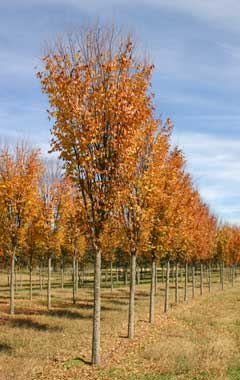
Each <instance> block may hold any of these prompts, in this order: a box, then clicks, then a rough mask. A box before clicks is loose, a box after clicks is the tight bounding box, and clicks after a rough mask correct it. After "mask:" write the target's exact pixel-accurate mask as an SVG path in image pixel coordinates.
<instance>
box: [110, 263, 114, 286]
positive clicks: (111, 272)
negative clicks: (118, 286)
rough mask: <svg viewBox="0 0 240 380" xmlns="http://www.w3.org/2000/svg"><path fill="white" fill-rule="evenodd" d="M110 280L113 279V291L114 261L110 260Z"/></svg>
mask: <svg viewBox="0 0 240 380" xmlns="http://www.w3.org/2000/svg"><path fill="white" fill-rule="evenodd" d="M110 281H111V292H112V291H113V266H112V261H111V262H110Z"/></svg>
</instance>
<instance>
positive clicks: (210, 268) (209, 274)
mask: <svg viewBox="0 0 240 380" xmlns="http://www.w3.org/2000/svg"><path fill="white" fill-rule="evenodd" d="M211 288H212V267H211V263H209V265H208V290H209V293H211Z"/></svg>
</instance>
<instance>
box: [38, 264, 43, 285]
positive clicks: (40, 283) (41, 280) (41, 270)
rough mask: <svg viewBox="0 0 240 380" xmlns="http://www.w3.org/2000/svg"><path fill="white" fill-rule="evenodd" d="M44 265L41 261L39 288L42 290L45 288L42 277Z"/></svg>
mask: <svg viewBox="0 0 240 380" xmlns="http://www.w3.org/2000/svg"><path fill="white" fill-rule="evenodd" d="M42 272H43V265H42V263H40V265H39V289H40V292H42V290H43V279H42Z"/></svg>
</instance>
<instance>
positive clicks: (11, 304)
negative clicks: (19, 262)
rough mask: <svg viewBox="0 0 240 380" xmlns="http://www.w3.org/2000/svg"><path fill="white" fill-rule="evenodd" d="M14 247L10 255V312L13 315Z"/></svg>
mask: <svg viewBox="0 0 240 380" xmlns="http://www.w3.org/2000/svg"><path fill="white" fill-rule="evenodd" d="M15 256H16V254H15V249H14V250H13V253H12V256H11V271H10V314H11V315H14V285H15V284H14V282H15V273H14V272H15Z"/></svg>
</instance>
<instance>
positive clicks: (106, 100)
mask: <svg viewBox="0 0 240 380" xmlns="http://www.w3.org/2000/svg"><path fill="white" fill-rule="evenodd" d="M44 64H45V70H44V71H42V72H41V73H39V74H38V77H39V78H40V80H41V84H42V90H43V92H44V93H46V94H47V95H48V98H49V103H50V109H51V110H50V116H52V117H53V118H54V119H55V123H54V126H53V129H52V135H53V139H52V150H53V151H57V152H60V158H61V159H62V160H63V161H64V165H65V168H66V171H67V173H68V175H70V176H71V178H72V179H73V181H74V182H75V184H76V186H77V187H78V190H79V193H80V194H81V197H82V201H83V205H84V222H85V223H86V226H87V230H88V231H87V233H88V237H89V239H90V241H91V244H92V247H93V250H94V253H95V264H94V268H95V274H94V278H95V280H94V315H93V340H92V342H93V344H92V363H93V364H99V363H100V278H101V244H100V236H101V233H102V231H103V229H104V224H105V222H106V221H107V220H108V218H109V217H110V214H111V211H112V209H113V204H114V200H115V197H116V194H117V192H118V191H119V188H121V185H122V184H121V173H123V172H125V171H126V170H128V171H130V170H132V167H133V168H135V166H134V163H132V162H131V160H132V157H133V155H132V151H133V150H134V149H135V142H136V136H137V135H138V134H139V132H140V131H141V128H142V127H143V126H145V124H146V122H147V121H148V119H149V117H151V114H152V107H151V97H150V96H149V95H148V93H147V91H148V88H149V79H150V75H151V71H152V66H149V65H147V64H141V63H139V62H138V61H137V59H136V58H135V57H134V46H133V42H132V41H131V39H130V38H129V37H128V38H126V39H122V40H120V39H119V37H118V34H117V33H116V31H115V30H114V29H110V30H109V29H101V28H100V27H98V26H97V27H96V28H93V29H90V30H87V31H86V32H85V33H80V35H78V36H76V38H75V39H74V38H71V39H69V40H68V41H64V42H62V43H61V44H60V45H58V46H57V47H56V48H55V49H53V50H52V51H50V52H49V54H47V55H46V56H45V58H44Z"/></svg>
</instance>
